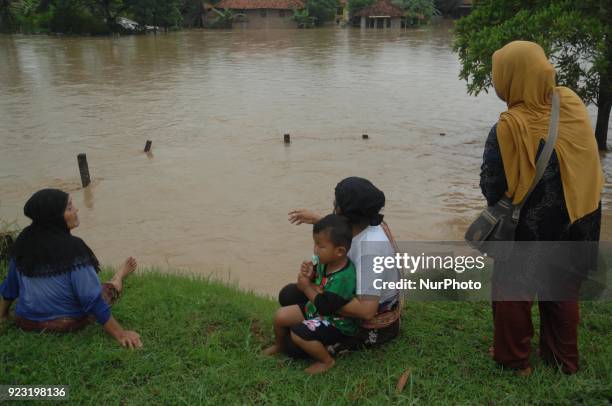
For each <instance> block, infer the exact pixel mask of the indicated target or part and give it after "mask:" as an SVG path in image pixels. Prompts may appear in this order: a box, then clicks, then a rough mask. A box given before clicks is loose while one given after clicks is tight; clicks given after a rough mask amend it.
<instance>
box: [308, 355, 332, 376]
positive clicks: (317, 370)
mask: <svg viewBox="0 0 612 406" xmlns="http://www.w3.org/2000/svg"><path fill="white" fill-rule="evenodd" d="M335 363H336V361H335V360H334V359H333V358H332V359H331V361H329V362H327V363H325V362H319V361H317V362H315V363H314V364H312V365H311V366H309V367H308V368H306V369H305V370H304V371H305V372H306V373H308V374H312V375H315V374H322V373H324V372H327V371H328V370H329V369H331V367H333V366H334V364H335Z"/></svg>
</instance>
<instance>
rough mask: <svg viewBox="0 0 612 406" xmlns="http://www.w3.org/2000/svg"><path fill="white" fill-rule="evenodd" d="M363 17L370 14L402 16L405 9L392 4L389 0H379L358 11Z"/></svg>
mask: <svg viewBox="0 0 612 406" xmlns="http://www.w3.org/2000/svg"><path fill="white" fill-rule="evenodd" d="M357 15H358V16H361V17H369V16H389V17H402V16H403V15H404V10H402V9H401V8H399V7H397V6H395V5H393V4H391V2H390V1H389V0H378V1H377V2H376V3H374V4H373V5H371V6H370V7H367V8H364V9H363V10H361V11H360V12H358V13H357Z"/></svg>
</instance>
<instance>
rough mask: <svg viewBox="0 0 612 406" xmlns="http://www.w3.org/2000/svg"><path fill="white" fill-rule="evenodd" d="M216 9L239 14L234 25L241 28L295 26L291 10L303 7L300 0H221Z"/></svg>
mask: <svg viewBox="0 0 612 406" xmlns="http://www.w3.org/2000/svg"><path fill="white" fill-rule="evenodd" d="M215 7H216V8H218V9H223V10H231V11H232V12H233V13H236V14H241V15H242V17H241V18H239V19H237V20H236V21H235V23H234V26H239V27H241V28H296V27H297V24H296V22H295V21H293V11H294V10H302V9H304V2H303V1H302V0H221V1H220V2H219V3H218V4H217V5H216V6H215Z"/></svg>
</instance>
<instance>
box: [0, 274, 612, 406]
mask: <svg viewBox="0 0 612 406" xmlns="http://www.w3.org/2000/svg"><path fill="white" fill-rule="evenodd" d="M5 272H6V270H5V269H2V270H1V271H0V280H2V279H4V273H5ZM275 308H276V304H275V303H274V301H272V300H269V299H266V298H262V297H259V296H256V295H254V294H252V293H245V292H241V291H238V290H236V289H234V288H232V287H228V286H225V285H223V284H220V283H216V282H209V281H205V280H195V279H190V278H187V277H180V276H170V275H162V274H159V273H154V272H151V273H144V274H140V275H136V276H134V277H133V278H131V279H130V280H128V281H127V283H126V294H125V296H124V297H123V298H122V300H121V301H120V302H119V303H118V304H117V305H116V307H115V308H114V314H115V316H116V317H117V319H118V320H119V321H120V322H121V323H122V324H123V325H124V327H126V328H130V329H135V330H137V331H138V332H139V333H140V334H141V336H142V340H143V343H144V348H143V349H142V350H139V351H129V350H125V349H123V348H121V347H119V346H118V345H117V344H116V343H115V342H114V341H112V340H111V338H110V337H108V336H107V335H105V334H104V332H103V331H102V330H101V328H100V327H99V326H90V327H88V328H87V329H85V330H84V331H81V332H78V333H75V334H70V335H50V334H35V333H24V332H21V331H19V330H17V329H16V328H15V326H14V325H13V323H10V322H9V323H5V324H4V325H3V326H1V327H0V384H65V385H70V399H71V400H72V401H77V402H87V403H93V402H95V403H100V402H102V403H103V404H107V403H111V404H118V403H122V404H123V403H126V404H146V403H213V402H215V403H217V402H225V403H227V404H236V403H287V402H290V403H304V404H313V403H323V404H329V403H331V402H334V403H344V404H349V403H352V402H354V401H361V402H363V403H371V404H380V403H381V402H393V403H396V402H401V403H420V404H430V403H445V404H447V403H450V404H457V403H475V404H490V403H494V404H524V403H528V402H529V403H531V402H544V403H550V404H576V403H586V404H607V402H609V400H610V399H611V398H612V384H611V382H612V378H611V368H612V335H611V334H610V333H611V332H612V304H611V303H584V304H583V305H582V322H581V327H580V348H581V351H582V370H581V371H580V373H579V374H577V375H575V376H571V377H568V376H565V375H563V374H561V373H559V372H557V371H556V370H554V369H553V368H552V367H549V366H545V365H542V363H540V362H539V361H538V360H535V361H534V365H535V373H534V374H533V375H532V376H531V377H529V378H520V377H515V376H513V375H512V374H510V373H508V372H506V371H503V370H502V369H500V368H498V367H496V366H495V365H494V364H493V362H492V361H491V360H490V359H489V357H488V355H487V351H486V350H487V347H488V346H489V345H490V343H491V339H492V334H491V320H490V319H491V316H490V310H489V305H488V304H487V303H458V302H449V303H410V304H408V305H407V310H406V312H405V313H404V318H403V327H402V335H401V337H400V338H399V339H398V340H396V341H395V342H394V343H392V344H390V345H388V346H386V347H384V348H380V349H376V350H370V351H363V352H360V353H352V354H346V355H343V356H341V357H340V358H339V360H338V362H337V364H336V367H335V368H334V369H333V370H332V371H330V372H329V373H328V374H326V375H323V376H314V377H312V376H307V375H306V374H304V373H303V372H302V369H303V368H304V367H305V366H306V365H307V364H306V363H304V362H296V361H291V360H289V359H287V358H285V357H277V358H266V357H262V356H261V355H259V352H260V350H261V348H262V346H263V345H266V344H268V343H270V341H271V339H272V332H271V321H272V314H273V312H274V310H275ZM536 313H537V312H536ZM408 368H409V369H410V370H411V375H410V378H409V380H408V384H407V385H406V387H405V389H404V391H403V392H402V393H401V394H395V385H396V382H397V379H398V377H399V376H400V375H401V374H402V372H403V371H404V370H406V369H408Z"/></svg>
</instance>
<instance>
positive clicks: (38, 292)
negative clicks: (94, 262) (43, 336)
mask: <svg viewBox="0 0 612 406" xmlns="http://www.w3.org/2000/svg"><path fill="white" fill-rule="evenodd" d="M0 296H2V297H3V298H4V299H5V300H9V301H12V300H15V299H17V298H19V300H18V301H17V305H16V307H15V314H16V315H17V316H19V317H23V318H25V319H28V320H33V321H46V320H52V319H58V318H62V317H77V318H78V317H83V316H86V315H89V314H93V315H94V316H95V317H96V321H97V322H98V323H100V324H105V323H106V322H107V321H108V319H109V318H110V316H111V307H110V305H109V304H108V303H106V301H104V299H103V298H102V285H101V284H100V280H99V279H98V275H97V274H96V271H95V269H94V268H93V267H92V266H80V267H75V268H74V270H72V271H70V272H66V273H63V274H61V275H55V276H50V277H45V278H29V277H27V276H25V275H23V274H21V273H20V272H17V267H16V265H15V261H14V260H11V261H10V262H9V273H8V277H7V278H6V280H5V281H4V282H3V283H2V285H0Z"/></svg>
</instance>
